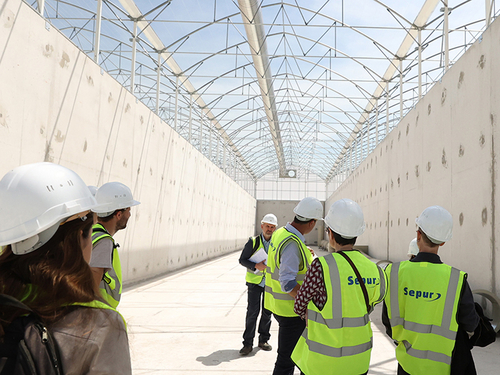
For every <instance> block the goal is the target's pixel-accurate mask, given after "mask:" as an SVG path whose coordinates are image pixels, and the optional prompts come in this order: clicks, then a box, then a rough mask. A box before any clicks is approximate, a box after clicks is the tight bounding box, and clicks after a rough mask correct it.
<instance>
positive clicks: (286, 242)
mask: <svg viewBox="0 0 500 375" xmlns="http://www.w3.org/2000/svg"><path fill="white" fill-rule="evenodd" d="M294 240H295V238H294V237H293V235H290V236H288V237H287V238H285V239H284V240H283V241H281V242H280V244H279V245H278V247H277V248H276V254H274V264H275V266H276V268H279V267H278V264H279V263H278V258H279V257H281V250H282V249H283V248H284V247H286V246H287V245H288V243H289V242H290V241H294ZM299 251H300V249H299Z"/></svg>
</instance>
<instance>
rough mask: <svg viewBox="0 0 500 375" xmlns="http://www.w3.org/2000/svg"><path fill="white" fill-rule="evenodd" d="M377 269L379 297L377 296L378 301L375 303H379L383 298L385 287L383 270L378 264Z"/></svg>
mask: <svg viewBox="0 0 500 375" xmlns="http://www.w3.org/2000/svg"><path fill="white" fill-rule="evenodd" d="M377 269H378V277H379V279H380V297H379V299H378V301H376V302H375V304H377V303H379V302H380V301H382V300H383V299H384V297H385V292H386V288H387V284H386V282H385V272H384V270H383V269H382V268H380V267H379V266H377Z"/></svg>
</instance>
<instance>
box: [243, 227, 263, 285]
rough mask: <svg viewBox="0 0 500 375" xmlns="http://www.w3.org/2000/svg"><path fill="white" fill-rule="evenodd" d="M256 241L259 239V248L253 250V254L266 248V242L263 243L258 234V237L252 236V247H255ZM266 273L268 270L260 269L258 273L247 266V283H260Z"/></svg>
mask: <svg viewBox="0 0 500 375" xmlns="http://www.w3.org/2000/svg"><path fill="white" fill-rule="evenodd" d="M255 241H259V247H258V248H257V250H255V251H254V252H253V254H252V256H253V255H254V254H255V253H256V252H257V251H259V250H260V249H264V250H265V247H264V244H263V243H262V239H261V238H260V236H256V237H253V238H252V243H253V247H252V249H255V246H256V243H255ZM265 273H266V270H264V271H258V272H257V273H254V272H253V271H252V270H251V269H248V268H247V274H246V276H245V280H246V282H247V283H250V284H257V285H259V284H260V282H261V281H262V278H263V277H264V275H265Z"/></svg>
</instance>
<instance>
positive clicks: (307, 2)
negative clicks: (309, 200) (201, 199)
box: [32, 0, 496, 182]
mask: <svg viewBox="0 0 500 375" xmlns="http://www.w3.org/2000/svg"><path fill="white" fill-rule="evenodd" d="M100 3H101V2H100V1H95V0H75V1H71V3H70V2H64V1H54V0H47V1H45V9H44V16H45V17H46V18H47V19H48V20H49V21H50V22H51V23H53V24H54V26H56V27H57V28H59V29H60V30H62V31H63V32H64V33H65V34H66V35H67V36H68V37H69V38H70V39H72V40H73V42H75V43H76V44H77V45H78V46H79V47H80V48H81V49H83V50H84V51H85V52H87V53H88V54H89V56H91V57H92V58H94V59H95V60H96V61H97V62H98V63H99V64H100V65H101V66H102V67H103V69H105V70H106V71H108V72H109V73H110V74H111V75H113V76H114V77H115V78H116V79H117V80H118V81H119V82H121V83H122V84H123V85H124V86H126V87H130V90H131V91H133V92H134V94H135V95H136V96H137V98H138V99H140V100H142V101H143V102H144V103H145V104H146V105H148V106H149V107H150V108H151V109H152V110H153V111H155V112H157V113H158V114H159V115H160V116H161V117H162V118H163V119H164V120H165V122H166V123H167V124H169V125H170V126H172V127H173V128H175V129H176V130H177V131H178V132H179V133H180V134H181V135H182V136H184V137H185V138H186V139H188V140H189V141H190V142H191V143H192V144H193V145H195V146H196V147H198V148H199V149H200V150H201V151H202V152H203V153H205V155H207V157H209V158H210V159H211V160H212V161H214V163H216V164H217V165H219V166H220V167H221V168H226V169H227V168H228V167H229V169H231V168H233V170H235V169H237V170H239V171H240V173H242V174H243V175H245V176H247V178H248V179H250V180H253V181H257V180H259V179H260V178H262V177H263V176H266V175H269V174H270V173H275V174H276V175H277V176H278V178H279V177H280V176H281V177H284V176H286V175H288V171H289V170H290V169H297V170H300V171H308V173H311V176H314V181H317V179H318V178H319V179H320V180H323V181H324V182H328V181H330V180H332V179H333V177H334V176H338V175H339V174H345V173H349V172H350V171H351V170H352V169H353V168H354V167H355V166H356V164H357V163H360V162H361V161H362V160H363V158H365V157H366V156H367V155H368V154H369V152H371V150H372V149H373V148H374V147H376V145H377V144H378V143H379V142H380V141H381V140H382V139H383V138H384V137H385V136H386V135H387V134H388V132H390V130H391V129H392V128H394V127H395V126H396V125H397V123H398V122H399V120H400V119H401V118H402V116H404V115H405V114H406V113H407V112H408V111H409V110H410V109H411V108H412V107H413V106H414V105H415V103H416V102H417V101H418V100H419V98H420V97H421V96H422V95H425V93H426V92H427V90H428V89H429V88H430V87H431V86H432V85H433V83H434V82H436V81H437V80H439V79H440V77H441V76H442V75H443V74H444V72H445V71H446V69H447V68H448V67H449V66H451V65H452V64H453V63H454V62H455V61H456V60H457V59H458V58H459V57H460V56H461V55H462V54H463V53H464V51H466V50H467V48H468V47H469V46H470V45H471V44H472V43H474V42H475V41H476V40H477V38H478V37H480V34H481V32H482V30H484V28H485V27H486V25H487V24H488V22H491V20H492V19H493V18H494V17H495V15H496V8H495V2H494V1H492V2H490V5H491V6H490V9H486V6H485V1H483V0H471V1H454V0H450V1H448V7H447V8H446V1H439V0H413V1H411V2H408V1H399V0H386V1H378V0H349V1H342V0H336V1H325V0H288V1H275V0H274V1H273V0H231V1H230V0H182V1H181V0H170V1H161V0H160V1H153V0H141V1H139V0H137V1H135V2H134V1H133V0H114V1H102V12H99V11H98V5H99V4H100ZM488 3H489V2H488V1H487V2H486V4H488ZM32 6H33V7H34V8H37V2H36V1H35V2H33V1H32ZM445 10H447V12H446V11H445ZM100 15H101V17H102V21H101V23H100V29H99V22H98V20H99V16H100ZM446 15H447V17H445V16H446ZM488 16H489V17H488ZM99 30H100V32H99ZM96 35H97V36H98V38H96ZM158 66H159V68H160V69H159V71H158ZM132 73H133V74H132ZM353 155H354V157H353ZM235 174H236V173H235ZM301 174H303V172H301Z"/></svg>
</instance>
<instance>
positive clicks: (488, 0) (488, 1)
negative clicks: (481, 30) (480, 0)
mask: <svg viewBox="0 0 500 375" xmlns="http://www.w3.org/2000/svg"><path fill="white" fill-rule="evenodd" d="M485 7H486V27H488V26H490V24H491V0H485Z"/></svg>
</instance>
